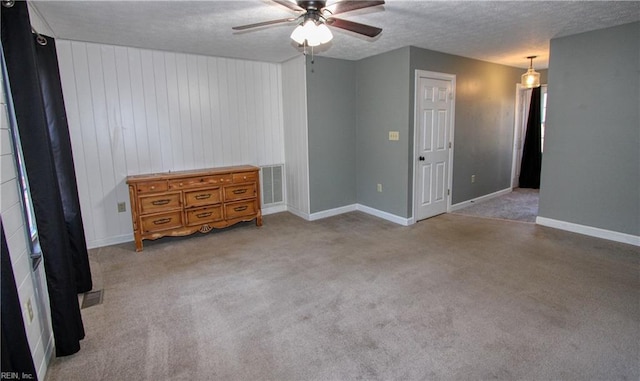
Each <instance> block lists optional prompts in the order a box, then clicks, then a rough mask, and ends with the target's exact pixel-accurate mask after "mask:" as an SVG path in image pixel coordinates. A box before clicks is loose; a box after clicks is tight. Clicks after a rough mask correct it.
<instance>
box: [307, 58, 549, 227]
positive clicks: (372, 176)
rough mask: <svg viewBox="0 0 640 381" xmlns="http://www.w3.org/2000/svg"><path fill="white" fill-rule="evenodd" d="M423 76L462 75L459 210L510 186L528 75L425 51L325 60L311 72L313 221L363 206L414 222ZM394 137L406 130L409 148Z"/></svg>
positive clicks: (456, 177) (403, 138)
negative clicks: (520, 99)
mask: <svg viewBox="0 0 640 381" xmlns="http://www.w3.org/2000/svg"><path fill="white" fill-rule="evenodd" d="M523 60H524V58H523ZM524 61H526V60H524ZM525 64H526V62H525ZM416 69H420V70H428V71H436V72H443V73H450V74H455V75H456V79H457V89H456V93H457V98H456V115H455V148H454V154H455V156H454V163H453V189H452V191H453V203H454V204H455V203H459V202H463V201H466V200H470V199H473V198H476V197H480V196H484V195H486V194H489V193H493V192H496V191H499V190H502V189H505V188H509V187H510V184H511V163H512V146H513V126H514V118H515V115H514V112H515V95H516V94H515V93H516V83H518V82H519V81H520V76H521V75H522V74H523V73H524V71H525V70H524V69H518V68H513V67H508V66H503V65H497V64H492V63H488V62H484V61H478V60H474V59H470V58H465V57H460V56H454V55H450V54H445V53H440V52H435V51H430V50H425V49H420V48H415V47H405V48H401V49H397V50H394V51H390V52H387V53H383V54H380V55H377V56H374V57H369V58H365V59H363V60H360V61H357V62H351V61H344V60H337V59H330V58H322V57H316V59H315V64H314V65H311V64H310V63H309V62H308V65H307V97H308V108H309V113H308V115H309V116H308V120H309V175H310V197H311V212H312V213H313V212H318V211H322V210H327V209H332V208H336V207H340V206H344V205H350V204H353V203H356V202H357V203H359V204H362V205H366V206H369V207H372V208H375V209H378V210H381V211H385V212H388V213H391V214H394V215H396V216H400V217H405V218H409V217H411V216H412V215H413V205H412V203H413V160H414V158H413V120H414V110H413V109H414V86H415V70H416ZM311 70H313V72H312V71H311ZM541 74H542V82H543V83H546V71H541ZM354 110H355V111H354ZM354 126H355V130H354ZM389 131H399V132H400V140H399V141H389V139H388V136H389V135H388V134H389ZM354 147H355V151H354ZM354 159H355V166H353V165H351V163H352V162H350V160H354ZM472 174H475V175H476V182H475V183H473V184H472V183H471V175H472ZM329 180H331V181H329ZM349 180H352V181H355V182H351V181H349ZM332 184H333V185H332ZM338 184H339V186H338ZM377 184H382V192H377V189H376V188H377ZM353 186H355V191H354V188H353Z"/></svg>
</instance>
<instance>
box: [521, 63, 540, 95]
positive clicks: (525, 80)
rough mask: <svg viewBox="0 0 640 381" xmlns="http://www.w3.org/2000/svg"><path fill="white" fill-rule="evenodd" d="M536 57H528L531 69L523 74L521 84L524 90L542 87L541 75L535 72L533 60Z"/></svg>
mask: <svg viewBox="0 0 640 381" xmlns="http://www.w3.org/2000/svg"><path fill="white" fill-rule="evenodd" d="M536 57H537V56H529V57H527V58H528V59H529V60H530V63H529V69H528V70H527V72H526V73H524V74H522V78H521V80H520V84H521V85H522V87H524V88H527V89H532V88H534V87H540V73H538V72H537V71H535V70H533V59H534V58H536Z"/></svg>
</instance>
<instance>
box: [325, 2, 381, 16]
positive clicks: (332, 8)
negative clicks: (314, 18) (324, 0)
mask: <svg viewBox="0 0 640 381" xmlns="http://www.w3.org/2000/svg"><path fill="white" fill-rule="evenodd" d="M383 4H384V1H382V0H380V1H373V0H371V1H359V0H356V1H353V0H345V1H340V2H337V3H334V4H331V5H329V6H327V7H324V9H326V10H328V11H329V12H331V14H332V15H337V14H339V13H345V12H351V11H355V10H356V9H362V8H369V7H375V6H377V5H383Z"/></svg>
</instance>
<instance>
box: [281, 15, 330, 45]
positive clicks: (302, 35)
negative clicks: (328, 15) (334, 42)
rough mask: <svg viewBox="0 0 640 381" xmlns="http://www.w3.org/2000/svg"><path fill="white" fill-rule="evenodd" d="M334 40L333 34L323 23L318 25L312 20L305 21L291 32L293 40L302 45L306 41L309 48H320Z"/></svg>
mask: <svg viewBox="0 0 640 381" xmlns="http://www.w3.org/2000/svg"><path fill="white" fill-rule="evenodd" d="M332 38H333V34H332V33H331V31H330V30H329V28H328V27H327V26H326V25H325V24H324V23H323V22H318V23H316V21H315V20H313V19H311V18H308V19H307V20H305V21H304V22H303V23H302V24H300V25H298V26H297V27H296V28H295V29H294V30H293V32H291V39H292V40H293V41H295V42H297V43H298V44H300V45H302V44H304V43H305V41H306V43H307V45H308V46H318V45H320V44H325V43H327V42H329V41H331V39H332Z"/></svg>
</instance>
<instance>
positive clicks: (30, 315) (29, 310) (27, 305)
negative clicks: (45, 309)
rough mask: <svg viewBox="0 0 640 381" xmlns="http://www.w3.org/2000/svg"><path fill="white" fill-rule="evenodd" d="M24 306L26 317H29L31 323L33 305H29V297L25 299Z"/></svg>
mask: <svg viewBox="0 0 640 381" xmlns="http://www.w3.org/2000/svg"><path fill="white" fill-rule="evenodd" d="M25 307H27V318H28V319H29V324H31V322H32V321H33V307H31V298H29V299H27V302H26V303H25Z"/></svg>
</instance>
